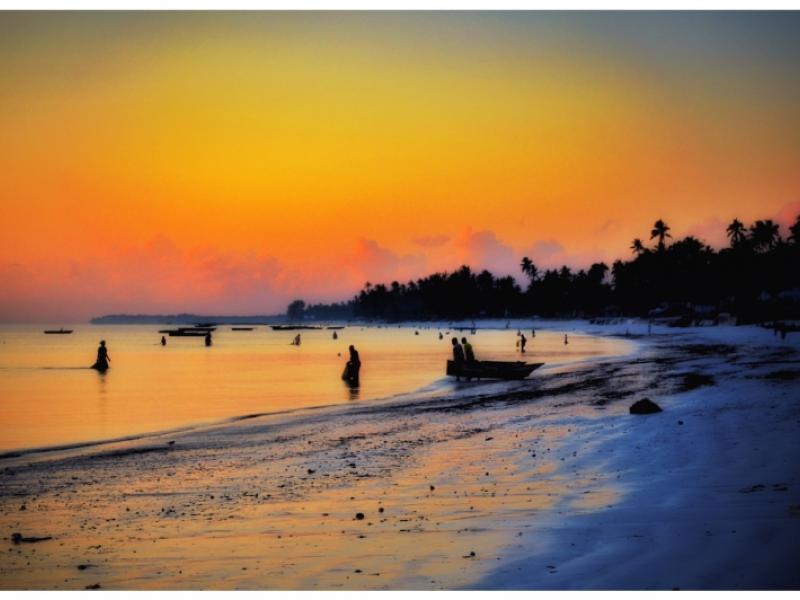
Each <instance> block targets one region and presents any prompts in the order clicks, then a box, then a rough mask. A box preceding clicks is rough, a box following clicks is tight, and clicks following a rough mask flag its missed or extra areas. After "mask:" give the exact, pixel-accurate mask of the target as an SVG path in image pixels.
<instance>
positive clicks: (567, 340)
mask: <svg viewBox="0 0 800 600" xmlns="http://www.w3.org/2000/svg"><path fill="white" fill-rule="evenodd" d="M567 344H569V338H568V337H567V334H566V333H565V334H564V345H565V346H566V345H567Z"/></svg>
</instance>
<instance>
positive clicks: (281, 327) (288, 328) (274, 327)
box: [270, 325, 322, 331]
mask: <svg viewBox="0 0 800 600" xmlns="http://www.w3.org/2000/svg"><path fill="white" fill-rule="evenodd" d="M270 327H272V330H273V331H294V330H296V329H322V327H315V326H313V325H270Z"/></svg>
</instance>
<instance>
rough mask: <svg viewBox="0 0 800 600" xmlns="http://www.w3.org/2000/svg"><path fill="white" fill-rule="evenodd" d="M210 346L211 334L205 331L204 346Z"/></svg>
mask: <svg viewBox="0 0 800 600" xmlns="http://www.w3.org/2000/svg"><path fill="white" fill-rule="evenodd" d="M210 345H211V332H210V331H206V346H210Z"/></svg>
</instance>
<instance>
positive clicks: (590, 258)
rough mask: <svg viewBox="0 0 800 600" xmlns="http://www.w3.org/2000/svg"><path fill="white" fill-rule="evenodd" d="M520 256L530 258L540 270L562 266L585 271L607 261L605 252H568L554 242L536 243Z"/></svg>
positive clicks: (543, 241) (595, 250)
mask: <svg viewBox="0 0 800 600" xmlns="http://www.w3.org/2000/svg"><path fill="white" fill-rule="evenodd" d="M520 256H527V257H528V258H530V259H531V260H532V261H533V263H534V264H535V265H536V267H537V268H539V269H540V270H542V269H557V268H560V267H562V266H564V265H566V266H568V267H570V268H571V269H585V268H587V267H589V266H590V265H591V264H592V263H596V262H604V261H607V257H606V254H605V252H603V251H601V250H599V249H597V248H593V249H592V250H589V251H584V252H569V251H567V249H566V248H564V246H562V245H561V244H560V243H558V242H557V241H555V240H539V241H536V242H534V243H533V244H532V245H531V246H528V247H527V248H526V249H524V250H523V252H522V254H521V255H520ZM517 262H519V261H517Z"/></svg>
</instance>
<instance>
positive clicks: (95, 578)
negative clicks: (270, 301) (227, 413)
mask: <svg viewBox="0 0 800 600" xmlns="http://www.w3.org/2000/svg"><path fill="white" fill-rule="evenodd" d="M570 326H572V327H584V330H586V329H585V327H588V326H585V325H570ZM591 332H594V333H605V334H609V335H610V334H614V333H619V332H620V330H619V328H614V327H594V328H593V329H592V331H591ZM637 341H638V342H639V343H640V344H641V350H640V351H639V352H638V353H637V354H636V355H635V356H633V357H631V356H629V357H618V358H606V359H601V360H598V361H595V362H591V363H586V364H583V365H579V366H572V367H570V368H566V369H555V370H551V371H541V372H537V373H535V374H534V376H533V377H531V378H530V379H529V380H526V381H524V382H519V383H513V384H485V383H481V384H464V386H463V387H462V388H460V389H459V391H458V392H456V393H448V394H445V395H442V396H434V397H423V398H413V397H410V396H409V397H406V398H403V399H396V400H392V401H386V402H377V403H359V404H353V405H349V406H348V405H345V406H335V407H330V408H326V409H321V410H307V411H300V412H297V413H292V414H291V415H273V416H269V415H267V416H254V417H252V418H248V419H241V420H238V421H236V422H233V423H228V424H224V425H220V426H216V427H211V428H208V429H197V430H192V431H186V432H182V433H172V434H168V435H163V436H153V437H148V438H143V439H140V440H135V441H131V442H124V443H119V444H114V445H108V446H97V447H87V448H79V449H73V450H70V451H67V452H64V453H61V454H58V453H45V454H32V455H23V456H18V457H14V456H9V457H6V458H4V459H2V461H0V469H2V471H0V472H2V481H3V485H2V491H0V532H2V538H3V543H4V544H5V546H6V560H5V561H3V563H2V565H0V587H2V588H5V589H84V588H86V587H93V586H98V585H99V586H100V589H460V588H480V589H487V588H501V589H565V588H583V589H587V588H588V589H624V588H632V589H672V588H676V587H677V588H680V589H738V588H745V589H781V588H794V589H797V588H798V587H800V575H798V573H797V569H796V568H795V561H796V556H797V555H798V550H800V542H798V541H797V540H800V480H799V479H798V474H799V473H800V445H798V444H797V439H798V432H800V393H798V382H799V380H798V377H800V352H798V347H799V346H800V344H799V343H798V339H790V340H788V341H780V340H778V339H775V338H773V337H772V333H771V332H768V331H764V330H758V329H755V328H710V329H693V330H675V331H670V332H669V333H665V332H661V331H660V332H658V334H657V335H653V336H644V337H641V338H640V339H638V340H637ZM642 397H648V398H650V399H652V400H654V401H655V402H657V403H658V404H659V405H660V406H661V407H662V408H663V409H664V411H663V412H661V413H658V414H655V415H646V416H640V415H630V414H629V413H628V407H629V406H630V404H631V403H632V402H633V401H635V400H638V399H640V398H642ZM14 533H19V534H21V535H22V536H23V538H26V537H27V538H31V537H33V538H35V537H51V538H52V539H45V540H42V541H22V540H19V539H17V540H16V541H15V540H14V539H13V538H12V536H13V534H14Z"/></svg>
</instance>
